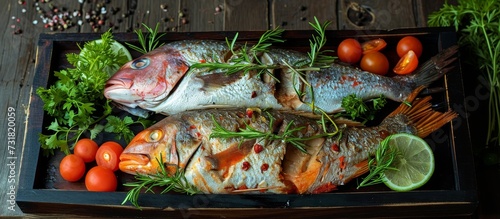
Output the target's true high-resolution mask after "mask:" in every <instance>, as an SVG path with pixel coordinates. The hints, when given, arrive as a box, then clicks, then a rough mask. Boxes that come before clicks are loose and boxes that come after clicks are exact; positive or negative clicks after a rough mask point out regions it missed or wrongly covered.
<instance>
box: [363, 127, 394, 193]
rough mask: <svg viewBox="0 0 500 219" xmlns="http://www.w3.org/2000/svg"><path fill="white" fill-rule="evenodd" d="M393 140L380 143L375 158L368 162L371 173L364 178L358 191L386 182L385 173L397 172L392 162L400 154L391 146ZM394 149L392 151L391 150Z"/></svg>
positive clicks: (389, 137) (388, 139)
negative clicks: (389, 171) (388, 171)
mask: <svg viewBox="0 0 500 219" xmlns="http://www.w3.org/2000/svg"><path fill="white" fill-rule="evenodd" d="M390 140H391V136H388V137H387V138H385V139H384V140H383V141H382V142H380V146H379V147H378V148H377V151H376V152H375V157H374V158H371V159H370V161H368V167H369V168H370V173H369V174H368V175H367V176H366V177H365V178H363V181H361V183H359V185H358V187H357V188H358V189H359V188H361V187H364V186H371V185H376V184H379V183H383V182H384V179H385V178H384V172H385V171H386V170H396V171H397V169H396V168H394V167H392V166H391V165H392V162H393V161H394V159H396V156H398V154H399V152H398V151H397V150H395V149H396V148H394V147H392V148H391V147H390V146H389V141H390ZM391 149H392V150H391Z"/></svg>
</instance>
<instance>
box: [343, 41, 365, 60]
mask: <svg viewBox="0 0 500 219" xmlns="http://www.w3.org/2000/svg"><path fill="white" fill-rule="evenodd" d="M362 55H363V49H362V48H361V44H359V42H358V41H357V40H355V39H352V38H349V39H345V40H343V41H342V42H341V43H340V44H339V47H338V48H337V56H338V57H339V59H340V61H343V62H347V63H350V64H354V63H357V62H359V60H360V59H361V56H362Z"/></svg>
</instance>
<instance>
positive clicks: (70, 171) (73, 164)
mask: <svg viewBox="0 0 500 219" xmlns="http://www.w3.org/2000/svg"><path fill="white" fill-rule="evenodd" d="M59 173H60V174H61V176H62V178H63V179H65V180H66V181H69V182H76V181H78V180H80V179H81V178H82V176H83V175H84V174H85V162H83V159H82V158H81V157H79V156H76V155H74V154H70V155H66V156H65V157H64V158H63V159H62V160H61V163H59Z"/></svg>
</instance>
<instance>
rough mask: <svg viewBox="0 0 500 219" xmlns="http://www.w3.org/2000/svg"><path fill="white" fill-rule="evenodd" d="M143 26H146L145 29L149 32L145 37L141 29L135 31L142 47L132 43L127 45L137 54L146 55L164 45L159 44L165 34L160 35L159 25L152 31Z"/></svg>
mask: <svg viewBox="0 0 500 219" xmlns="http://www.w3.org/2000/svg"><path fill="white" fill-rule="evenodd" d="M142 26H144V28H146V30H147V34H146V35H144V34H143V33H142V31H141V30H140V29H138V30H135V31H134V32H135V33H136V34H137V37H138V38H139V44H140V45H141V47H138V46H136V45H133V44H130V43H126V44H127V46H129V47H130V48H131V49H133V50H135V51H137V52H140V53H142V54H146V53H148V52H150V51H152V50H154V49H156V48H158V47H160V46H162V45H163V43H162V44H159V43H160V38H161V37H163V36H164V35H165V33H163V34H160V35H158V27H159V23H157V24H156V27H155V29H152V28H151V27H149V26H147V25H146V24H142Z"/></svg>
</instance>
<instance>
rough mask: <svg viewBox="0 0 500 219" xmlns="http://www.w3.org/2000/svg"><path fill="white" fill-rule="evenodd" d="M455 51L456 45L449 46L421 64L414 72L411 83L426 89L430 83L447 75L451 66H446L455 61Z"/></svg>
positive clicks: (456, 49)
mask: <svg viewBox="0 0 500 219" xmlns="http://www.w3.org/2000/svg"><path fill="white" fill-rule="evenodd" d="M457 51H458V46H457V45H454V46H451V47H449V48H447V49H445V50H443V51H441V52H440V53H439V54H437V55H436V56H434V57H432V58H431V59H429V60H428V61H426V62H425V63H423V64H422V65H421V66H420V68H419V69H417V70H416V72H415V74H414V77H413V82H415V84H416V86H417V87H418V86H426V87H427V86H429V85H430V84H431V83H432V82H434V81H436V80H438V79H439V78H441V77H443V75H445V74H446V73H448V72H449V71H450V70H451V69H452V68H453V66H450V67H448V65H449V64H451V63H453V62H454V61H455V60H456V59H457V58H456V57H453V56H454V55H455V54H456V53H457Z"/></svg>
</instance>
